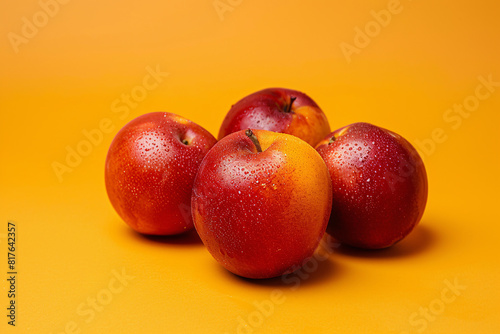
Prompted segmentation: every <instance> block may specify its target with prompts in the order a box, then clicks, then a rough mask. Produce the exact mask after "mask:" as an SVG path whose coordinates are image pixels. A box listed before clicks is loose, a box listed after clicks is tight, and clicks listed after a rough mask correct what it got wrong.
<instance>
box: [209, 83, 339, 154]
mask: <svg viewBox="0 0 500 334" xmlns="http://www.w3.org/2000/svg"><path fill="white" fill-rule="evenodd" d="M249 128H250V129H256V130H268V131H274V132H280V133H287V134H291V135H294V136H296V137H299V138H300V139H302V140H304V141H306V142H307V143H309V144H310V145H311V146H313V147H314V146H315V145H316V144H317V143H318V142H319V141H320V140H321V139H323V138H324V137H325V136H326V135H327V134H328V133H329V132H330V125H329V123H328V119H327V118H326V115H325V114H324V112H323V111H322V110H321V108H320V107H319V106H318V105H317V104H316V102H314V100H313V99H311V98H310V97H309V96H308V95H306V94H304V93H302V92H299V91H297V90H293V89H287V88H267V89H262V90H259V91H257V92H254V93H252V94H250V95H248V96H246V97H244V98H242V99H241V100H239V101H238V102H237V103H235V104H234V105H233V106H232V107H231V109H230V110H229V112H228V113H227V115H226V116H225V118H224V121H223V122H222V124H221V127H220V130H219V136H218V139H219V140H220V139H222V138H224V137H225V136H227V135H228V134H231V133H233V132H236V131H241V130H246V129H249Z"/></svg>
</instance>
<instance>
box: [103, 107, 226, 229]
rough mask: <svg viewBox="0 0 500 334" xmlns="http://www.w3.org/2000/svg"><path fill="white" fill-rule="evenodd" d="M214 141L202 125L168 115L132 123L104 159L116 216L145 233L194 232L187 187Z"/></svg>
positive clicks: (114, 142)
mask: <svg viewBox="0 0 500 334" xmlns="http://www.w3.org/2000/svg"><path fill="white" fill-rule="evenodd" d="M216 142H217V140H216V139H215V138H214V136H212V135H211V134H210V133H209V132H208V131H207V130H205V129H204V128H202V127H201V126H199V125H197V124H195V123H194V122H191V121H190V120H188V119H186V118H184V117H181V116H179V115H175V114H172V113H167V112H153V113H148V114H145V115H142V116H139V117H137V118H135V119H134V120H132V121H130V122H129V123H128V124H126V125H125V126H124V127H123V128H122V129H121V130H120V131H119V132H118V133H117V134H116V136H115V138H114V139H113V141H112V143H111V145H110V148H109V151H108V154H107V157H106V165H105V173H104V174H105V184H106V191H107V194H108V197H109V200H110V202H111V204H112V205H113V207H114V209H115V210H116V212H117V213H118V215H119V216H120V217H121V218H122V219H123V221H124V222H125V223H127V224H128V225H129V226H130V227H131V228H132V229H134V230H135V231H137V232H139V233H143V234H151V235H174V234H179V233H183V232H186V231H189V230H192V229H193V228H194V225H193V220H192V216H191V189H192V186H193V182H194V178H195V176H196V172H197V171H198V166H199V164H200V163H201V161H202V159H203V157H204V156H205V154H206V153H207V152H208V150H209V149H210V148H211V147H212V146H213V145H214V144H215V143H216Z"/></svg>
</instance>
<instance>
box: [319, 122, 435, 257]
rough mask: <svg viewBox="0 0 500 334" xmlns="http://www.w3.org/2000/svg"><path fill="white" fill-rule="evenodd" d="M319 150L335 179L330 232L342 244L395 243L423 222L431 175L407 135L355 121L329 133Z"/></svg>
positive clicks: (379, 245)
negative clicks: (405, 137) (428, 175)
mask: <svg viewBox="0 0 500 334" xmlns="http://www.w3.org/2000/svg"><path fill="white" fill-rule="evenodd" d="M316 150H317V151H318V153H319V154H320V155H321V156H322V157H323V159H324V160H325V163H326V165H327V166H328V169H329V172H330V176H331V179H332V185H333V187H332V198H333V205H332V214H331V216H330V221H329V224H328V228H327V232H328V233H329V234H330V235H332V236H333V237H334V238H335V239H337V240H338V241H339V242H341V243H343V244H347V245H350V246H354V247H359V248H365V249H379V248H386V247H390V246H391V245H393V244H395V243H397V242H398V241H400V240H402V239H403V238H405V237H406V236H407V235H408V234H409V233H410V232H411V231H412V230H413V229H414V228H415V226H416V225H417V224H418V223H419V221H420V220H421V218H422V215H423V213H424V210H425V206H426V203H427V196H428V182H427V173H426V170H425V166H424V163H423V161H422V159H421V157H420V156H419V154H418V152H417V150H416V149H415V148H414V147H413V146H412V145H411V144H410V143H409V142H408V141H407V140H406V139H404V138H403V137H402V136H400V135H398V134H397V133H395V132H392V131H390V130H387V129H384V128H381V127H378V126H375V125H372V124H368V123H354V124H350V125H347V126H345V127H342V128H340V129H338V130H336V131H334V132H332V133H330V134H329V135H327V136H326V137H325V138H324V139H323V140H322V141H321V142H320V143H319V144H318V145H317V146H316Z"/></svg>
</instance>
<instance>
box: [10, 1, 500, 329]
mask: <svg viewBox="0 0 500 334" xmlns="http://www.w3.org/2000/svg"><path fill="white" fill-rule="evenodd" d="M61 2H64V1H62V0H61ZM66 2H67V3H65V4H60V5H57V6H56V5H54V4H55V2H54V1H53V0H42V1H36V0H23V1H9V2H6V1H4V2H2V4H1V5H0V22H1V25H0V26H1V31H0V35H1V36H3V38H2V39H1V41H0V44H1V48H0V56H1V59H2V61H1V62H0V78H1V79H0V85H1V86H0V88H1V89H0V107H1V109H0V110H1V114H0V115H1V116H0V117H1V118H0V156H1V163H0V249H1V251H0V262H1V263H2V265H1V266H0V267H1V268H2V272H1V274H0V276H1V277H2V279H1V282H2V283H0V287H1V288H0V294H1V297H0V308H1V309H2V310H3V311H2V312H3V313H2V314H5V315H6V314H7V310H6V308H7V307H8V303H9V299H8V297H7V294H8V290H9V287H8V286H7V281H6V279H7V274H6V272H7V251H6V248H7V242H6V237H7V222H8V221H9V220H11V221H14V222H16V224H17V225H16V226H17V233H18V235H17V241H16V246H17V250H16V256H17V263H16V270H17V271H18V275H17V280H16V284H17V285H16V292H17V295H16V305H17V318H16V327H15V328H13V327H12V326H9V325H7V320H8V318H7V317H6V316H5V315H2V317H1V319H2V320H1V322H0V332H2V333H14V332H18V333H29V332H32V333H63V332H66V333H137V332H145V333H160V332H168V333H277V332H283V333H333V332H340V333H349V332H352V333H398V334H399V333H472V332H474V333H475V332H479V333H498V332H500V321H499V320H498V310H499V306H500V305H499V302H500V292H499V290H498V282H499V280H500V269H499V268H500V266H499V251H498V250H497V246H498V240H497V239H498V234H499V233H500V227H499V226H500V225H499V224H498V222H499V221H500V219H499V218H500V217H499V213H498V207H499V195H498V189H499V187H500V179H499V177H498V171H499V170H500V158H499V154H498V153H499V152H498V147H499V144H500V140H499V139H500V128H499V124H500V116H499V112H498V110H500V63H499V62H498V60H499V59H500V48H499V46H498V36H499V34H500V22H499V21H498V12H499V10H500V6H499V5H498V2H497V1H493V0H491V1H487V0H485V1H479V2H477V1H476V2H471V1H451V0H443V1H438V2H435V1H434V2H433V1H421V0H419V1H415V0H414V1H409V0H401V1H400V2H397V1H351V2H345V1H343V2H339V1H335V2H334V1H308V2H306V1H284V0H283V1H272V2H271V1H263V0H253V1H243V0H231V1H230V0H217V1H213V0H207V1H192V0H183V1H180V0H176V1H168V2H159V1H147V0H146V1H128V0H125V1H120V2H116V1H113V2H112V1H95V0H88V1H66ZM214 3H215V4H216V5H217V6H218V7H217V8H218V11H217V10H216V9H215V7H214ZM224 5H225V6H226V7H224ZM43 8H45V9H43ZM43 10H44V11H45V12H42V11H43ZM47 12H50V13H49V14H50V15H49V14H47ZM44 13H45V14H44ZM377 20H378V21H377ZM35 24H36V25H35ZM365 29H367V33H368V35H365V33H364V31H365ZM360 31H361V32H360ZM488 81H490V83H488ZM270 86H282V87H288V88H293V89H298V90H301V91H304V92H306V93H307V94H309V95H310V96H311V97H312V98H313V99H314V100H315V101H316V102H317V103H318V104H319V105H320V106H321V107H322V109H323V110H324V111H325V113H326V115H327V116H328V119H329V122H330V125H331V127H332V129H335V128H339V127H341V126H343V125H346V124H349V123H353V122H357V121H365V122H371V123H374V124H376V125H380V126H382V127H385V128H387V129H390V130H393V131H395V132H397V133H399V134H401V135H403V136H404V137H405V138H407V139H408V140H409V141H410V142H412V143H413V144H414V145H415V146H416V147H417V148H419V150H420V151H421V153H422V156H423V158H424V161H425V164H426V167H427V172H428V176H429V191H430V192H429V201H428V206H427V210H426V212H425V214H424V217H423V219H422V221H421V224H420V225H419V226H418V227H417V228H416V230H415V231H414V232H413V233H412V234H411V235H410V236H409V237H408V238H407V239H405V240H404V241H402V242H401V243H400V244H398V245H396V246H395V247H393V248H391V249H388V250H385V251H379V252H361V251H354V250H348V249H345V248H338V247H335V245H333V246H334V247H330V246H332V245H330V246H329V245H328V243H325V244H324V247H326V249H325V248H324V249H323V250H322V253H321V254H322V255H321V256H318V257H317V258H316V261H315V262H311V263H309V266H308V267H307V268H305V269H304V270H303V271H301V272H298V273H297V274H296V276H289V277H287V278H286V279H284V280H280V279H275V280H266V281H251V280H243V279H240V278H237V277H235V276H233V275H231V274H229V273H228V272H226V271H225V270H224V269H222V268H221V267H220V266H219V265H218V264H217V263H216V262H215V261H214V260H213V259H212V258H211V256H210V254H209V253H208V252H207V251H206V250H205V249H204V247H203V245H202V244H201V243H200V242H199V240H198V239H196V237H195V236H193V235H187V236H182V237H178V238H146V237H142V236H140V235H137V234H135V233H133V232H132V231H131V230H130V229H129V228H128V227H127V226H126V225H125V224H124V223H123V222H122V221H120V219H119V217H118V216H117V214H116V213H115V212H114V211H113V209H112V207H111V205H110V203H109V201H108V199H107V196H106V193H105V189H104V176H103V171H104V160H105V156H106V152H107V148H108V147H109V144H110V142H111V140H112V138H113V136H114V135H115V134H116V132H117V131H118V130H119V129H120V127H122V126H123V125H124V124H126V122H128V121H130V120H131V119H133V118H134V117H136V116H138V115H141V114H144V113H147V112H151V111H158V110H164V111H169V112H173V113H178V114H180V115H182V116H184V117H186V118H189V119H191V120H193V121H194V122H196V123H198V124H200V125H202V126H204V127H205V128H206V129H208V130H209V131H210V132H211V133H212V134H215V135H216V134H217V133H218V130H219V124H220V123H221V122H222V120H223V118H224V115H225V113H226V112H227V111H228V110H229V108H230V106H231V104H233V103H235V102H236V101H237V100H238V99H239V98H241V97H243V96H245V95H247V94H249V93H252V92H254V91H256V90H258V89H262V88H266V87H270ZM88 137H90V139H88ZM68 152H71V153H68ZM75 152H76V153H75ZM78 152H80V153H78ZM54 168H56V170H57V171H58V174H57V173H56V171H55V169H54ZM328 247H329V248H328ZM326 253H328V254H329V253H331V254H330V255H329V256H328V257H326ZM450 286H451V287H450Z"/></svg>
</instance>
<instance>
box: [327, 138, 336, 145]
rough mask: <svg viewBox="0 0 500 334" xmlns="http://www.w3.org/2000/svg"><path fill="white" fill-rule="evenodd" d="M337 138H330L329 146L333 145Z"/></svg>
mask: <svg viewBox="0 0 500 334" xmlns="http://www.w3.org/2000/svg"><path fill="white" fill-rule="evenodd" d="M335 139H336V138H335V136H333V137H332V138H330V140H329V141H328V145H330V144H331V143H333V142H334V141H335Z"/></svg>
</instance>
